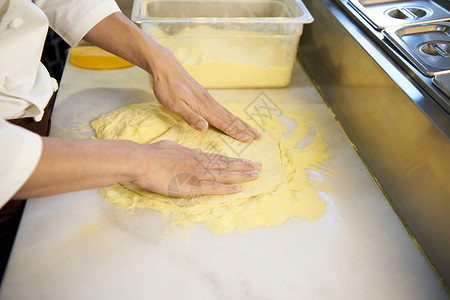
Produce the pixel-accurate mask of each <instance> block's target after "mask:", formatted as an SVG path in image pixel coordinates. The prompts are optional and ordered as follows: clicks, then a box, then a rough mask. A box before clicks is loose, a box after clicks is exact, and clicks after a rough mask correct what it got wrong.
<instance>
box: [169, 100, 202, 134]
mask: <svg viewBox="0 0 450 300" xmlns="http://www.w3.org/2000/svg"><path fill="white" fill-rule="evenodd" d="M166 108H167V109H168V110H169V111H172V112H174V113H176V114H177V115H179V116H180V117H181V118H182V119H183V120H184V121H185V122H186V123H188V124H189V125H190V126H192V127H193V128H195V129H197V130H200V131H204V130H206V129H208V122H207V121H206V120H205V119H204V118H203V117H202V116H201V115H200V114H198V113H197V112H195V111H194V110H193V109H192V108H191V107H190V106H189V105H187V104H186V102H185V101H184V100H182V99H180V101H178V102H177V105H176V106H175V105H168V107H166Z"/></svg>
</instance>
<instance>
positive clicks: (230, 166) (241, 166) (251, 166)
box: [202, 160, 262, 172]
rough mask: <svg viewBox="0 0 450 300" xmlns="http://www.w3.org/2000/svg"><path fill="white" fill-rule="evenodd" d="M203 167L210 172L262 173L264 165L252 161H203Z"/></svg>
mask: <svg viewBox="0 0 450 300" xmlns="http://www.w3.org/2000/svg"><path fill="white" fill-rule="evenodd" d="M202 166H203V167H204V168H207V169H209V170H225V171H240V172H248V171H261V169H262V164H261V163H259V162H252V161H226V160H225V161H224V160H209V161H202Z"/></svg>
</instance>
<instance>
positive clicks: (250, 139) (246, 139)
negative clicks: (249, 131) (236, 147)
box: [241, 134, 253, 143]
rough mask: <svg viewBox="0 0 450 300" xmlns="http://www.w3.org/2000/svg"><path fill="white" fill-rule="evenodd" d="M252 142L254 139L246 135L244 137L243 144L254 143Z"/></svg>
mask: <svg viewBox="0 0 450 300" xmlns="http://www.w3.org/2000/svg"><path fill="white" fill-rule="evenodd" d="M252 140H253V139H252V137H251V136H249V135H246V134H244V135H243V137H242V139H241V141H243V142H245V143H247V142H250V141H252Z"/></svg>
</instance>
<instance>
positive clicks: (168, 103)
mask: <svg viewBox="0 0 450 300" xmlns="http://www.w3.org/2000/svg"><path fill="white" fill-rule="evenodd" d="M160 53H161V56H160V58H159V60H158V62H159V63H157V66H156V67H155V66H154V67H153V68H152V70H153V71H152V73H153V91H154V93H155V96H156V98H157V99H158V101H159V102H160V103H161V104H162V105H163V106H164V107H165V108H166V109H167V110H169V111H170V112H173V113H176V114H177V115H179V116H180V117H181V118H182V119H183V120H184V121H186V123H188V124H189V125H191V126H192V127H194V128H195V129H197V130H206V129H207V128H208V123H209V124H211V125H212V126H214V127H216V128H217V129H219V130H221V131H223V132H224V133H226V134H228V135H229V136H231V137H233V138H235V139H237V140H239V141H242V142H249V141H252V140H253V139H257V138H259V137H260V136H261V134H260V133H258V132H257V131H256V130H255V129H254V128H253V127H251V126H250V125H248V124H247V123H245V122H244V121H242V120H241V119H239V118H238V117H236V116H234V115H233V114H232V113H230V112H229V111H228V110H227V109H226V108H225V107H223V106H222V105H220V104H219V103H218V102H217V101H215V100H214V99H213V98H212V97H211V95H210V94H209V93H208V92H207V91H206V89H204V88H203V87H202V86H201V85H200V84H199V83H198V82H197V81H195V80H194V79H193V78H192V77H191V76H190V75H189V74H188V73H187V71H186V70H185V69H184V68H183V67H182V66H181V64H180V63H179V62H178V61H177V60H176V58H175V57H174V56H173V54H172V53H171V52H170V51H169V50H167V49H165V48H162V47H161V49H160Z"/></svg>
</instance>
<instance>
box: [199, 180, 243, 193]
mask: <svg viewBox="0 0 450 300" xmlns="http://www.w3.org/2000/svg"><path fill="white" fill-rule="evenodd" d="M241 190H242V186H241V185H235V184H232V185H227V184H223V183H219V182H216V181H201V194H202V195H228V194H236V193H239V192H240V191H241Z"/></svg>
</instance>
